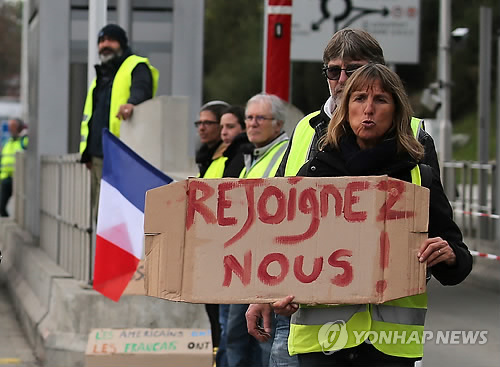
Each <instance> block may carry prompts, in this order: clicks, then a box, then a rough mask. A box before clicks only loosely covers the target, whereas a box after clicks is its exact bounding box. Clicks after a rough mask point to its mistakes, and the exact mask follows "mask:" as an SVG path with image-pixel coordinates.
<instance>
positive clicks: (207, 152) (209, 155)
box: [195, 140, 222, 177]
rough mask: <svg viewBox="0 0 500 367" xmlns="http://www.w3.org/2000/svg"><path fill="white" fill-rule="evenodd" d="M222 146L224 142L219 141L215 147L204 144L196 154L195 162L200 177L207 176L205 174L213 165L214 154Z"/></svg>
mask: <svg viewBox="0 0 500 367" xmlns="http://www.w3.org/2000/svg"><path fill="white" fill-rule="evenodd" d="M221 144H222V140H219V141H218V142H217V144H215V145H214V146H213V147H208V145H207V144H202V146H201V147H200V149H198V151H197V152H196V156H195V162H196V165H197V166H198V169H199V170H200V177H203V176H205V172H207V169H208V167H210V165H211V164H212V161H213V160H214V154H215V152H216V150H217V149H218V148H219V145H221Z"/></svg>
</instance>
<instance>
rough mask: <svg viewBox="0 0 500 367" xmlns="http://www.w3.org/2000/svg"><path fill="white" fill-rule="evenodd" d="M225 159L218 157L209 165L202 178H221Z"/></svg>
mask: <svg viewBox="0 0 500 367" xmlns="http://www.w3.org/2000/svg"><path fill="white" fill-rule="evenodd" d="M226 161H227V157H219V158H217V159H215V160H213V161H212V163H210V166H208V168H207V170H206V171H205V174H204V175H203V178H222V176H224V169H225V168H226Z"/></svg>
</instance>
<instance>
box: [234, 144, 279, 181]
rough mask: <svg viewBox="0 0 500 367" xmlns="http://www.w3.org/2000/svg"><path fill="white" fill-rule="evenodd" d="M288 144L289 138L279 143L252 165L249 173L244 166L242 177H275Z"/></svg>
mask: <svg viewBox="0 0 500 367" xmlns="http://www.w3.org/2000/svg"><path fill="white" fill-rule="evenodd" d="M287 146H288V140H284V141H281V142H279V143H277V144H276V145H275V146H273V147H272V148H270V149H269V150H268V151H267V152H266V153H265V154H264V155H263V156H262V157H260V158H259V159H258V160H257V162H255V163H254V164H253V165H252V167H251V168H250V171H248V173H247V169H246V167H243V170H242V171H241V173H240V178H267V177H274V175H275V173H276V171H277V170H278V167H279V165H280V163H281V159H282V158H283V155H284V154H285V150H286V147H287Z"/></svg>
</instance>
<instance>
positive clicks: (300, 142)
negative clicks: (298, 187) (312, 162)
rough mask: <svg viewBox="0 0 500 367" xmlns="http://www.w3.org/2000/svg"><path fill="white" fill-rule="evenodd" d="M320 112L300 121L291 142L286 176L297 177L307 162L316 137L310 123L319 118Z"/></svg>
mask: <svg viewBox="0 0 500 367" xmlns="http://www.w3.org/2000/svg"><path fill="white" fill-rule="evenodd" d="M319 113H320V111H316V112H312V113H310V114H309V115H307V116H306V117H304V118H303V119H302V120H300V121H299V123H298V124H297V126H296V127H295V131H294V133H293V136H292V139H291V140H290V151H289V152H288V159H287V161H286V166H285V176H295V175H297V173H298V172H299V170H300V167H302V165H303V164H304V163H305V162H306V161H307V156H308V155H309V151H310V150H311V144H312V142H313V137H314V133H315V131H314V129H313V128H312V127H311V125H310V124H309V121H311V119H312V118H313V117H315V116H318V115H319Z"/></svg>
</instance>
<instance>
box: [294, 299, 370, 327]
mask: <svg viewBox="0 0 500 367" xmlns="http://www.w3.org/2000/svg"><path fill="white" fill-rule="evenodd" d="M334 307H335V316H336V317H338V320H344V321H346V320H350V319H351V317H353V316H354V314H355V313H357V312H365V311H367V310H368V309H367V305H365V304H361V305H338V306H334ZM330 309H331V307H326V308H320V307H307V306H306V307H304V306H302V307H300V308H299V309H298V310H297V312H295V313H294V314H293V315H292V323H293V324H295V325H324V324H326V323H327V322H330V321H335V320H332V312H331V310H330Z"/></svg>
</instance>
